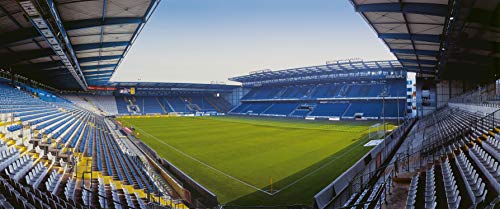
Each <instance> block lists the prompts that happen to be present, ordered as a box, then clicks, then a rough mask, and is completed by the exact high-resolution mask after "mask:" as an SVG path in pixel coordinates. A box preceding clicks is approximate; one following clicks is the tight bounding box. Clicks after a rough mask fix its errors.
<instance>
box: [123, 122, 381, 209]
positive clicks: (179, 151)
mask: <svg viewBox="0 0 500 209" xmlns="http://www.w3.org/2000/svg"><path fill="white" fill-rule="evenodd" d="M118 120H120V121H121V122H122V123H123V124H124V125H126V126H133V127H134V128H135V129H136V132H138V133H139V134H138V137H139V138H140V139H141V140H142V141H143V142H144V143H146V144H147V145H149V146H150V147H151V148H153V149H154V150H155V151H156V152H157V153H158V154H159V155H160V156H161V157H163V158H165V159H166V160H168V161H170V162H171V163H173V164H174V165H175V166H177V167H178V168H179V169H181V170H182V171H184V172H185V173H187V174H188V175H190V176H191V177H192V178H193V179H195V180H196V181H197V182H199V183H200V184H202V185H203V186H205V187H206V188H208V189H209V190H210V191H212V192H213V193H215V194H216V195H217V198H218V200H219V202H220V203H221V204H225V205H228V206H230V205H235V206H236V205H239V206H247V205H292V204H307V205H309V204H311V203H312V198H313V196H314V194H316V193H317V192H318V191H320V190H321V189H322V188H324V187H325V186H326V185H328V184H329V183H330V182H331V181H333V180H334V179H335V178H336V177H337V176H339V175H340V174H342V173H343V172H344V171H345V170H347V169H348V168H349V167H350V166H351V165H352V164H354V163H355V162H356V161H357V160H359V159H360V158H361V157H362V156H363V155H364V154H365V153H366V152H367V151H369V150H370V149H371V148H372V147H364V146H363V145H364V144H365V143H366V142H368V127H369V126H370V125H373V124H374V123H375V122H368V121H348V122H330V121H303V120H284V119H261V118H246V117H166V118H120V119H118Z"/></svg>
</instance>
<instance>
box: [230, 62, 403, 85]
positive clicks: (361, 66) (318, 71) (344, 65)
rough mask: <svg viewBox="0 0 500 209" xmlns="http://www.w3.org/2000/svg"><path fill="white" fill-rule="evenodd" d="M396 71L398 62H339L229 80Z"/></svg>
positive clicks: (239, 80)
mask: <svg viewBox="0 0 500 209" xmlns="http://www.w3.org/2000/svg"><path fill="white" fill-rule="evenodd" d="M384 68H385V69H396V68H401V69H402V66H401V64H400V63H399V62H398V61H397V60H388V61H367V62H365V61H338V62H335V63H332V64H326V65H318V66H311V67H301V68H292V69H287V70H277V71H271V70H262V71H256V72H251V73H250V74H249V75H244V76H238V77H233V78H229V80H230V81H237V82H241V83H245V82H255V81H262V80H272V79H283V78H291V77H296V76H314V75H327V74H333V73H338V72H346V71H362V70H374V69H384Z"/></svg>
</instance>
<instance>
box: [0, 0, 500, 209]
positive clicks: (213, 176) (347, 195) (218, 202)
mask: <svg viewBox="0 0 500 209" xmlns="http://www.w3.org/2000/svg"><path fill="white" fill-rule="evenodd" d="M344 1H346V2H348V4H349V7H350V9H352V13H353V14H355V15H356V16H357V17H360V18H362V19H363V24H364V26H366V27H369V28H370V30H371V31H373V34H368V35H369V36H377V37H376V38H377V39H378V40H380V41H381V42H382V43H383V45H384V46H385V47H386V48H385V49H386V50H388V51H389V53H390V54H391V56H393V57H394V59H391V60H387V59H382V60H362V59H359V58H349V59H344V58H339V59H337V60H334V61H327V62H326V63H324V64H322V63H318V64H317V65H305V66H302V67H290V68H282V69H277V70H268V69H266V70H257V71H251V72H249V73H247V74H240V75H235V76H231V74H230V73H227V74H226V75H227V76H226V77H224V78H221V79H225V80H227V82H228V84H226V83H221V82H211V83H201V82H189V81H185V82H177V81H174V80H170V79H173V78H172V77H165V78H163V77H162V78H161V80H162V81H161V82H157V81H142V79H141V77H140V76H141V75H140V74H141V73H143V72H142V71H143V70H142V69H134V70H133V71H134V73H135V74H133V76H134V79H133V80H134V81H116V80H115V79H112V77H113V76H115V74H117V73H118V72H119V71H120V69H121V68H120V66H122V65H123V64H122V63H123V62H124V60H126V58H130V57H131V56H135V55H134V54H133V52H131V48H132V45H134V46H135V45H138V44H140V43H141V42H139V41H137V40H138V37H139V36H140V35H141V34H142V33H141V32H143V30H146V29H144V28H145V27H146V25H147V23H148V22H150V19H151V18H152V16H153V15H155V14H156V13H158V12H159V9H158V7H159V5H160V4H164V2H165V1H164V2H161V0H2V1H0V95H1V96H0V208H6V209H11V208H12V209H13V208H30V209H31V208H37V209H39V208H40V209H42V208H137V209H146V208H180V209H184V208H220V209H222V208H317V209H325V208H328V209H330V208H389V209H390V208H488V209H490V208H491V209H493V208H499V206H500V51H499V49H500V39H499V37H500V9H499V8H500V2H499V1H497V0H432V1H431V0H398V1H396V0H344ZM167 7H168V6H167ZM192 9H193V10H195V9H199V8H192ZM248 9H250V8H248ZM197 12H198V10H197ZM276 15H279V14H278V13H276ZM338 16H339V18H341V16H342V15H340V14H339V15H338ZM235 30H236V29H235ZM325 30H326V29H325ZM338 32H339V33H341V32H343V30H338ZM195 35H199V34H195ZM199 36H201V35H199ZM165 38H167V37H165ZM376 44H377V43H373V47H375V45H376ZM242 45H243V43H242ZM136 47H137V46H136ZM365 47H366V48H370V47H372V46H365ZM151 50H153V49H151ZM166 50H168V49H166ZM346 51H347V50H346ZM129 52H130V53H129ZM214 53H215V52H214ZM360 53H361V52H360ZM127 54H130V55H128V56H126V55H127ZM192 61H193V62H196V60H192ZM213 62H217V61H216V60H214V61H213ZM144 65H146V63H144ZM162 70H164V71H179V72H180V71H181V70H178V69H176V70H169V69H162ZM200 71H203V69H200ZM248 71H250V70H248ZM248 71H245V72H248Z"/></svg>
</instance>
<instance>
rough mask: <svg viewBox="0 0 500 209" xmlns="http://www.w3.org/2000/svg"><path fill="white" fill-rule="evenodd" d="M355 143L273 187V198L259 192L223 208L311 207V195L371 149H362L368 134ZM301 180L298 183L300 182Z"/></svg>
mask: <svg viewBox="0 0 500 209" xmlns="http://www.w3.org/2000/svg"><path fill="white" fill-rule="evenodd" d="M353 141H356V142H355V143H353V144H351V145H349V146H348V147H346V148H344V149H342V150H340V151H339V152H337V153H335V154H333V155H331V156H329V157H327V158H325V159H323V160H321V161H319V162H317V163H315V164H313V165H311V166H309V167H307V168H305V169H303V170H301V171H299V172H297V173H294V174H292V175H290V176H288V177H286V178H284V179H282V180H280V181H278V182H274V184H273V189H274V191H273V192H276V191H277V190H280V189H281V188H284V187H287V185H290V184H292V183H293V185H291V186H289V187H287V188H284V189H283V190H280V191H279V192H277V193H276V194H275V195H273V196H270V195H268V194H265V193H263V192H261V191H255V192H253V193H250V194H247V195H244V196H242V197H239V198H238V199H235V200H233V201H231V202H228V203H226V204H225V205H226V206H225V207H226V208H255V206H276V207H274V208H293V207H291V206H293V205H295V206H296V207H298V208H302V207H303V206H311V205H312V200H313V197H314V195H315V194H316V193H317V192H319V191H320V190H321V189H323V188H324V187H326V186H327V185H328V184H330V183H331V182H332V181H333V180H335V179H336V178H337V177H338V176H339V175H340V174H342V173H343V172H344V171H346V170H347V169H348V168H349V167H351V166H352V165H353V164H354V163H355V162H356V161H358V160H359V159H360V158H361V157H363V155H365V154H366V153H367V152H368V151H369V150H371V149H372V148H373V147H364V146H363V145H364V144H365V143H366V142H368V141H369V140H368V134H365V135H363V136H362V137H360V138H359V139H355V140H353ZM301 178H302V179H301ZM298 179H301V180H299V181H297V180H298ZM262 190H265V191H269V192H270V191H271V187H270V186H267V187H264V188H262Z"/></svg>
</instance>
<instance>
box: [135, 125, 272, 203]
mask: <svg viewBox="0 0 500 209" xmlns="http://www.w3.org/2000/svg"><path fill="white" fill-rule="evenodd" d="M135 129H139V130H140V131H141V132H143V133H145V134H146V135H149V136H150V137H151V138H153V139H155V140H156V141H158V142H160V143H162V144H164V145H167V146H168V147H170V148H171V149H173V150H175V151H176V152H178V153H180V154H182V155H184V156H186V157H188V158H190V159H191V160H194V161H196V162H198V163H200V164H202V165H204V166H206V167H207V168H210V169H212V170H214V171H215V172H217V173H220V174H222V175H224V176H226V177H228V178H230V179H233V180H235V181H237V182H240V183H241V184H243V185H245V186H248V187H250V188H252V189H255V190H257V191H261V192H263V193H265V194H268V195H273V193H270V192H268V191H265V190H262V189H259V188H258V187H256V186H254V185H251V184H249V183H247V182H244V181H242V180H240V179H238V178H236V177H234V176H231V175H229V174H227V173H225V172H224V171H221V170H219V169H217V168H214V167H212V166H211V165H208V164H206V163H204V162H202V161H200V160H198V159H196V158H195V157H193V156H191V155H189V154H187V153H185V152H183V151H181V150H179V149H177V148H175V147H174V146H172V145H170V144H168V143H166V142H164V141H162V140H161V139H159V138H157V137H156V136H153V135H151V134H150V133H148V132H146V131H144V130H142V129H141V128H139V127H135Z"/></svg>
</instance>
